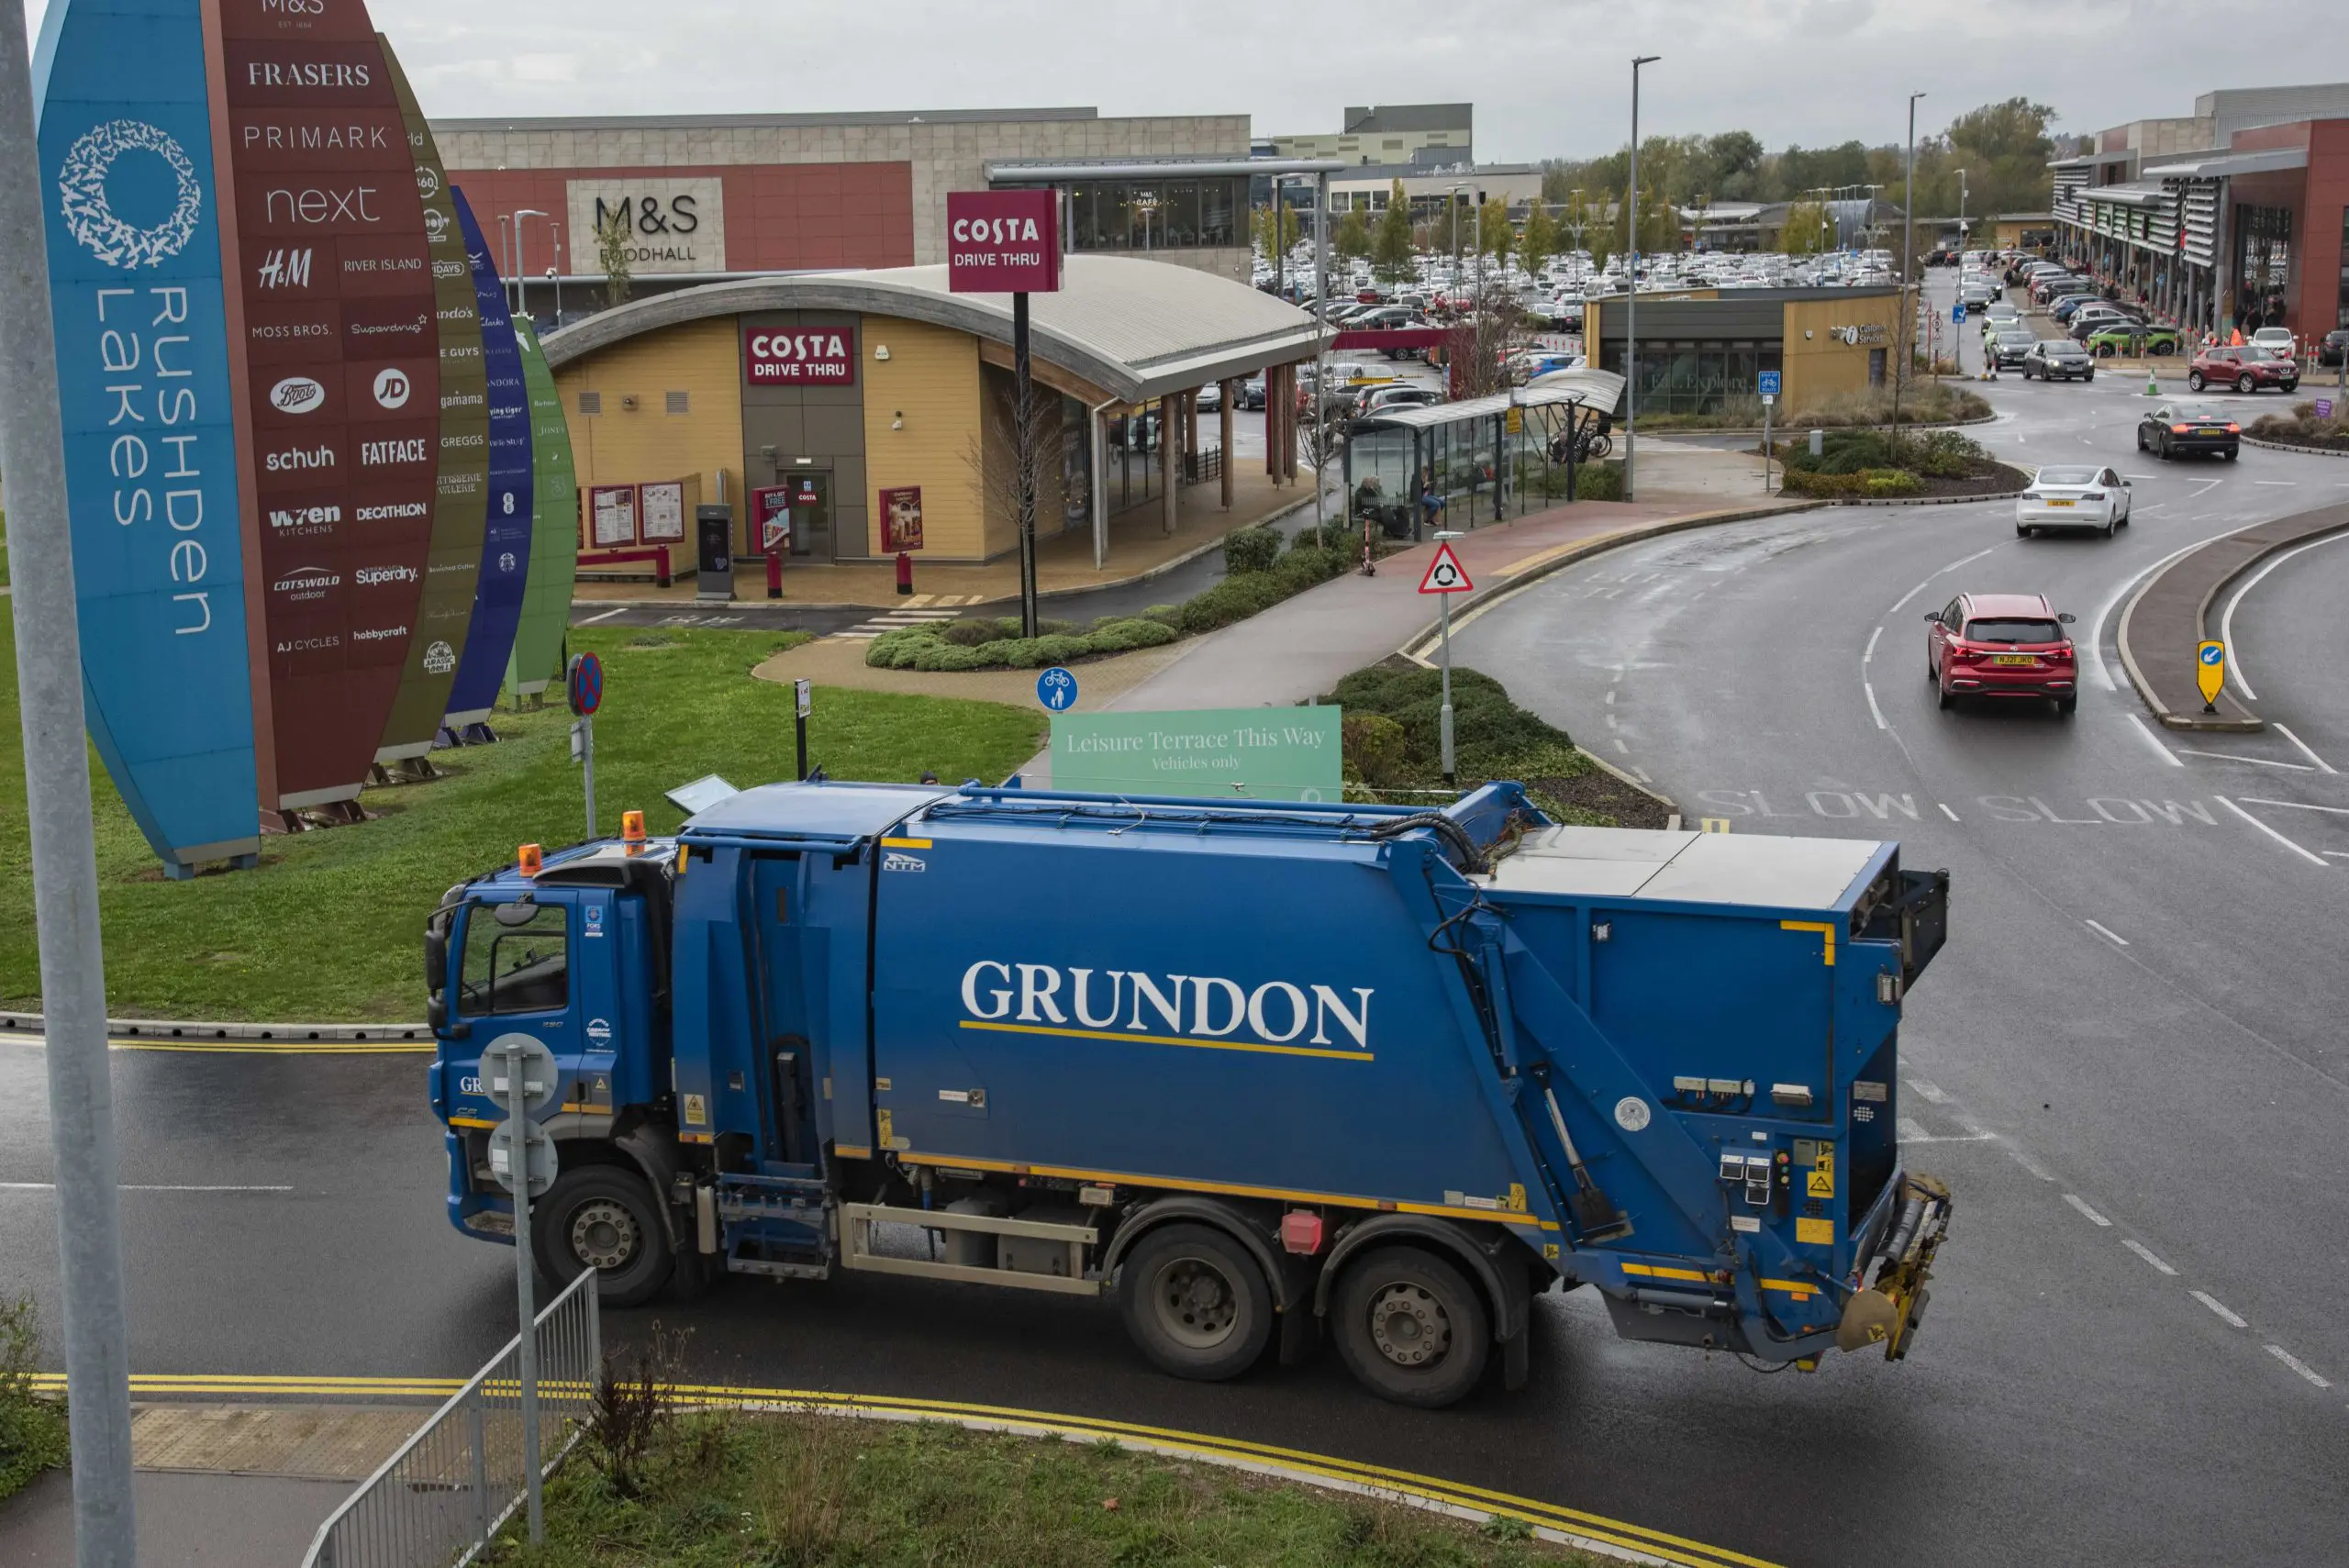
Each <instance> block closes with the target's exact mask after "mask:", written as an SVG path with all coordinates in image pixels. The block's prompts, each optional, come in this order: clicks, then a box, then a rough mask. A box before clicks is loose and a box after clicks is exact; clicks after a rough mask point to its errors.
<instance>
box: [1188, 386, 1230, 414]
mask: <svg viewBox="0 0 2349 1568" xmlns="http://www.w3.org/2000/svg"><path fill="white" fill-rule="evenodd" d="M1192 406H1194V407H1196V408H1197V409H1198V410H1199V411H1200V412H1201V413H1203V414H1205V413H1210V412H1212V411H1214V410H1216V409H1219V408H1221V407H1222V406H1223V383H1221V382H1219V381H1211V382H1208V384H1206V385H1205V386H1202V387H1200V388H1199V389H1198V391H1197V392H1196V393H1194V394H1193V395H1192Z"/></svg>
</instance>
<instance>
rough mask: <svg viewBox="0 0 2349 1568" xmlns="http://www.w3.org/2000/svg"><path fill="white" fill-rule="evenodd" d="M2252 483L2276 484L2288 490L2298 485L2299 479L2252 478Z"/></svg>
mask: <svg viewBox="0 0 2349 1568" xmlns="http://www.w3.org/2000/svg"><path fill="white" fill-rule="evenodd" d="M2252 483H2253V484H2277V485H2281V486H2282V487H2283V488H2285V489H2287V490H2289V489H2291V488H2293V487H2294V486H2296V485H2298V484H2299V480H2297V479H2254V480H2253V481H2252Z"/></svg>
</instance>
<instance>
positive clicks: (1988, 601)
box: [1925, 594, 2080, 714]
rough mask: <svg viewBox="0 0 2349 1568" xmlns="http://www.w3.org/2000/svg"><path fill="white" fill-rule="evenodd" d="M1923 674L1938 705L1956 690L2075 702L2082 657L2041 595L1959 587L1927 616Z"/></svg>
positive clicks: (2064, 618) (2061, 705) (1952, 698)
mask: <svg viewBox="0 0 2349 1568" xmlns="http://www.w3.org/2000/svg"><path fill="white" fill-rule="evenodd" d="M1925 620H1926V622H1927V623H1928V624H1927V628H1926V631H1925V678H1926V679H1927V680H1929V681H1931V682H1932V684H1933V690H1934V692H1935V693H1936V694H1937V695H1939V696H1940V698H1941V705H1942V706H1943V707H1949V706H1953V705H1954V704H1955V703H1956V701H1957V699H1958V698H1960V697H2039V698H2049V699H2053V701H2054V704H2055V709H2056V711H2057V712H2058V713H2065V714H2068V713H2070V712H2072V711H2073V710H2074V709H2075V708H2076V707H2078V706H2080V688H2079V662H2078V659H2077V657H2076V655H2075V653H2074V651H2073V648H2072V639H2071V635H2070V634H2069V633H2068V632H2066V631H2065V629H2064V628H2065V626H2067V625H2069V624H2070V623H2071V620H2072V617H2070V616H2069V615H2058V614H2056V613H2055V607H2054V606H2053V605H2050V604H2049V603H2048V602H2047V600H2046V598H2045V596H2044V595H2039V594H1960V595H1958V596H1957V597H1955V598H1954V599H1952V600H1951V601H1950V602H1949V603H1948V604H1947V605H1946V606H1943V607H1942V608H1941V609H1938V610H1935V611H1934V612H1932V614H1931V615H1929V616H1927V617H1925Z"/></svg>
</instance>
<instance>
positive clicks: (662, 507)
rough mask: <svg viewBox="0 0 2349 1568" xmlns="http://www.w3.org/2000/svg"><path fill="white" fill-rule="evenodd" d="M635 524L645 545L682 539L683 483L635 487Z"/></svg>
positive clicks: (683, 526) (683, 528)
mask: <svg viewBox="0 0 2349 1568" xmlns="http://www.w3.org/2000/svg"><path fill="white" fill-rule="evenodd" d="M637 505H638V506H639V508H640V515H639V519H638V523H637V527H638V529H639V531H640V533H641V535H642V537H643V539H644V542H645V543H647V544H674V542H676V541H677V540H678V539H683V538H685V483H684V481H682V480H675V479H673V480H669V481H667V482H666V483H664V484H640V485H639V486H637Z"/></svg>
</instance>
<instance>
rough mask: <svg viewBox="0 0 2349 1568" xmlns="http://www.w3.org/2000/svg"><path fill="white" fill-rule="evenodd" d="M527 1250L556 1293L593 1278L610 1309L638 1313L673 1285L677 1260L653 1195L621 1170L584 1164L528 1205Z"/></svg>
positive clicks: (636, 1178) (599, 1296) (598, 1294)
mask: <svg viewBox="0 0 2349 1568" xmlns="http://www.w3.org/2000/svg"><path fill="white" fill-rule="evenodd" d="M530 1250H531V1251H534V1252H536V1253H537V1254H538V1257H539V1272H540V1273H542V1274H544V1275H546V1277H547V1278H548V1279H550V1280H551V1281H552V1282H553V1283H554V1286H555V1288H556V1289H557V1290H560V1289H562V1287H563V1286H564V1285H567V1284H570V1283H571V1282H572V1281H573V1280H575V1279H577V1278H578V1277H579V1275H580V1273H581V1272H582V1271H584V1270H586V1269H589V1268H593V1269H595V1270H596V1298H597V1299H598V1300H599V1301H600V1302H601V1303H602V1304H603V1305H604V1306H606V1307H641V1306H643V1305H644V1304H645V1303H646V1302H648V1301H650V1300H651V1299H652V1298H653V1297H654V1296H657V1295H659V1294H660V1291H661V1287H662V1285H664V1284H668V1283H669V1276H670V1274H671V1273H673V1272H674V1269H675V1263H676V1260H675V1258H674V1256H672V1254H671V1252H670V1251H669V1237H668V1233H667V1232H666V1231H664V1230H663V1229H662V1227H661V1214H660V1210H659V1209H658V1208H657V1207H655V1206H654V1203H653V1200H652V1190H651V1188H650V1187H648V1186H646V1185H645V1184H644V1179H643V1178H642V1177H640V1176H639V1175H637V1174H636V1173H634V1172H632V1171H624V1170H622V1169H620V1168H619V1167H618V1166H617V1165H581V1166H576V1167H574V1168H573V1169H572V1170H569V1171H565V1172H564V1173H562V1175H560V1176H558V1177H556V1178H555V1184H554V1185H553V1187H552V1188H551V1189H550V1190H549V1191H548V1193H547V1195H546V1196H545V1197H543V1198H541V1199H540V1200H539V1201H538V1202H537V1203H535V1204H533V1205H531V1207H530Z"/></svg>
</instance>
